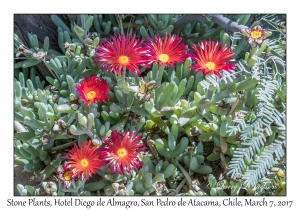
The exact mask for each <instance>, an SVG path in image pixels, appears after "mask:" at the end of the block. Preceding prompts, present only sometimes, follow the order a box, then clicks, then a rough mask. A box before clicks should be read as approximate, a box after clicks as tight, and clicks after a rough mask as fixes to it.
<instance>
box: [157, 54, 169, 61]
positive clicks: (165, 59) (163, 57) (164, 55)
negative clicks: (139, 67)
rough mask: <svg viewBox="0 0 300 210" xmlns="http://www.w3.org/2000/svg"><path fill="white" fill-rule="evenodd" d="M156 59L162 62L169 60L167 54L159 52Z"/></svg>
mask: <svg viewBox="0 0 300 210" xmlns="http://www.w3.org/2000/svg"><path fill="white" fill-rule="evenodd" d="M158 59H159V60H160V61H161V62H162V63H166V62H168V61H169V56H168V55H167V54H160V55H159V56H158Z"/></svg>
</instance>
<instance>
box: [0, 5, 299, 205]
mask: <svg viewBox="0 0 300 210" xmlns="http://www.w3.org/2000/svg"><path fill="white" fill-rule="evenodd" d="M0 4H1V6H0V8H1V14H2V15H1V19H0V21H1V45H0V53H1V70H0V71H1V77H0V78H1V79H0V91H1V103H0V111H1V118H0V124H1V131H2V135H1V137H2V138H1V153H0V155H1V158H0V160H1V172H0V174H1V175H0V176H1V188H0V193H1V201H0V206H1V207H2V206H3V207H7V199H14V200H28V199H29V198H27V197H14V196H13V166H12V165H13V163H12V154H13V147H12V141H13V61H12V55H13V33H12V32H13V15H14V14H15V13H29V14H30V13H51V14H54V13H112V14H118V13H120V14H124V13H172V14H174V13H180V14H183V13H221V14H226V13H232V14H234V13H257V14H260V13H261V14H264V13H274V14H275V13H286V14H287V34H288V38H287V46H288V48H287V57H288V58H287V68H288V74H287V80H288V83H287V84H288V85H287V86H288V94H287V100H288V103H287V107H288V108H287V110H288V111H287V119H288V121H287V128H288V129H287V138H288V140H287V142H288V143H287V150H288V154H287V160H288V166H287V176H288V180H287V185H288V186H287V195H288V196H287V197H267V198H266V199H267V200H268V201H270V200H275V201H280V200H284V201H291V200H292V201H294V203H293V206H292V208H291V209H299V208H297V207H299V206H300V205H299V203H300V202H299V195H298V189H297V186H299V182H298V180H297V177H298V174H299V164H298V163H299V162H298V160H299V157H298V156H296V154H299V149H300V148H299V147H297V146H298V145H299V143H298V142H299V139H298V138H297V137H298V135H297V133H296V132H297V130H299V128H298V125H299V122H298V121H299V117H298V116H300V115H299V108H300V103H299V102H298V101H299V100H298V98H299V87H298V86H297V85H298V84H299V79H300V77H297V76H300V75H299V71H300V69H299V65H297V64H298V63H296V62H298V61H299V50H300V49H297V48H298V46H299V22H298V21H297V20H299V15H298V14H297V13H298V11H296V7H297V6H296V4H292V3H290V2H288V1H279V0H272V1H243V0H239V1H237V0H234V1H229V0H228V1H225V0H214V1H201V0H198V1H167V0H152V1H137V0H127V1H124V0H123V1H120V0H114V1H105V0H104V1H99V0H98V1H81V2H80V1H53V0H52V1H41V0H40V1H30V2H29V1H18V2H16V1H9V2H7V1H2V2H1V3H0ZM297 38H298V39H297ZM297 172H298V173H297ZM45 198H46V199H47V200H52V201H53V199H54V198H50V197H39V198H36V199H38V200H40V201H42V200H44V199H45ZM143 198H146V199H147V200H154V201H155V200H156V199H158V197H132V198H131V199H130V200H134V199H136V200H138V201H140V200H141V199H143ZM190 198H192V197H189V198H185V200H188V199H190ZM245 198H248V197H238V199H239V200H244V199H245ZM60 199H62V197H60ZM82 199H85V200H98V199H100V198H99V197H88V198H82ZM102 199H108V198H105V197H102ZM162 199H165V200H166V199H167V198H166V197H165V198H162ZM179 199H180V198H179V197H177V198H174V197H169V200H176V201H178V200H179ZM197 199H199V200H218V201H219V202H222V200H223V199H224V198H220V197H201V198H199V197H198V198H197ZM253 199H256V200H261V199H262V197H260V198H253ZM297 199H298V200H297ZM118 200H128V198H126V197H118ZM10 208H14V209H17V208H18V207H10ZM23 208H24V207H23ZM25 208H27V209H29V208H31V207H28V206H27V207H25ZM37 208H39V209H41V208H42V209H43V207H37ZM64 208H65V209H74V208H75V209H79V208H80V209H82V207H79V206H77V207H76V206H75V207H64ZM96 208H101V207H93V208H91V209H96ZM104 208H105V209H106V208H107V207H104ZM122 208H123V209H125V208H124V207H108V209H122ZM150 208H152V207H150ZM168 208H169V207H168ZM170 208H176V209H179V208H180V207H178V206H177V207H170ZM188 208H190V207H188ZM192 208H194V209H196V208H197V209H198V208H201V207H192ZM223 208H224V207H223ZM229 208H230V209H232V208H233V209H235V208H240V207H227V209H229ZM255 208H256V209H263V208H266V207H255ZM268 208H269V206H268ZM130 209H136V208H134V207H131V208H130ZM148 209H149V207H148ZM211 209H220V208H219V207H218V208H217V207H215V208H214V207H211Z"/></svg>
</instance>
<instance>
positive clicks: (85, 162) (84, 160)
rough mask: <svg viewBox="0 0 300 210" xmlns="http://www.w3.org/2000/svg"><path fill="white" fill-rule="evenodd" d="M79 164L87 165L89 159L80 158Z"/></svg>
mask: <svg viewBox="0 0 300 210" xmlns="http://www.w3.org/2000/svg"><path fill="white" fill-rule="evenodd" d="M80 165H81V166H82V167H87V166H88V165H89V161H88V160H87V159H85V158H84V159H82V160H81V161H80Z"/></svg>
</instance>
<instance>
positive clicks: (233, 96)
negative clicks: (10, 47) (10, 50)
mask: <svg viewBox="0 0 300 210" xmlns="http://www.w3.org/2000/svg"><path fill="white" fill-rule="evenodd" d="M176 16H178V17H180V15H171V14H169V15H165V14H159V15H143V14H140V15H125V16H124V15H107V14H105V15H101V14H100V15H99V14H97V15H76V14H73V15H69V16H68V17H69V19H70V25H69V26H67V25H66V24H65V23H64V22H63V21H62V20H60V19H59V17H58V16H56V15H52V16H51V18H52V20H53V22H54V23H55V25H56V26H57V27H58V29H57V32H58V46H59V47H60V49H61V51H62V53H59V52H55V51H53V50H51V49H49V39H48V38H47V37H46V38H45V40H44V45H43V47H42V48H39V46H38V40H37V37H36V35H33V34H29V35H28V36H29V40H30V46H29V47H27V46H24V44H23V42H22V40H20V39H19V38H18V37H17V36H16V35H15V36H14V40H15V43H14V44H15V46H14V49H15V54H16V57H20V56H21V55H22V56H23V58H24V59H25V60H24V61H22V62H17V63H15V64H14V77H15V80H14V127H15V136H14V152H15V155H16V156H17V158H16V159H15V164H18V165H23V166H24V169H25V170H26V171H28V172H36V171H38V170H41V173H40V175H41V176H42V180H44V181H45V180H46V179H47V178H49V177H50V176H51V175H52V174H56V173H57V169H58V168H59V167H60V166H61V165H62V164H63V163H62V162H61V155H62V154H63V153H64V152H65V151H64V149H66V148H69V147H70V146H71V145H72V143H74V142H76V143H77V144H80V142H83V141H85V140H86V139H91V140H92V142H93V144H94V145H99V146H101V145H103V142H102V138H106V137H109V136H110V134H111V132H112V131H113V130H117V131H121V132H124V131H125V130H130V131H135V132H136V133H139V134H140V135H141V136H142V141H143V142H144V143H145V144H146V145H147V146H148V147H149V150H147V152H146V154H144V155H143V156H141V157H140V159H141V160H142V162H143V167H142V168H140V169H133V170H132V171H131V173H130V174H128V173H125V174H124V175H120V174H113V173H111V172H110V171H109V170H107V169H106V168H105V166H102V168H101V169H99V170H97V175H96V176H98V177H100V180H97V181H89V180H87V181H86V182H85V180H84V181H82V180H77V181H74V180H73V181H72V184H71V187H70V188H69V189H66V188H65V187H64V186H63V185H62V184H61V183H60V182H58V185H57V186H56V185H55V186H54V185H53V184H52V185H53V186H52V185H51V189H52V191H51V192H50V191H49V192H47V194H48V195H109V196H111V195H150V194H151V195H152V194H159V193H160V192H159V190H158V189H157V188H158V185H162V184H163V185H164V186H166V187H167V188H168V189H172V190H173V191H172V193H174V194H175V195H178V194H179V193H180V192H179V191H180V189H181V188H182V186H181V182H183V181H186V182H187V187H188V190H189V191H188V192H184V193H182V195H204V193H202V192H201V190H195V189H196V187H195V184H194V183H193V181H192V179H193V178H195V177H197V174H201V175H204V176H207V177H208V183H209V185H210V195H219V196H224V195H229V194H230V195H233V196H236V195H239V194H240V192H241V189H243V190H245V191H247V193H248V194H250V195H252V194H259V195H270V194H271V195H283V194H285V185H286V184H285V174H284V173H285V171H286V169H285V168H284V167H279V166H278V164H279V162H280V161H281V160H282V159H283V158H284V157H285V146H286V76H285V74H286V73H285V62H284V59H285V43H284V42H282V40H283V39H285V30H284V29H285V28H284V27H282V26H281V25H280V21H281V19H279V20H274V19H272V16H263V17H261V18H260V20H259V21H260V22H259V24H261V23H263V26H264V27H268V25H271V26H272V27H273V28H276V29H277V31H276V33H273V34H272V36H271V38H270V39H268V40H264V41H263V42H262V43H261V45H255V46H254V45H251V44H248V42H247V39H246V37H244V36H243V35H242V34H241V33H240V32H233V33H231V32H230V31H228V30H225V29H224V27H223V26H221V25H218V24H216V23H214V22H213V21H211V20H210V16H209V15H207V16H206V17H207V19H208V21H207V22H206V23H204V22H200V21H192V22H190V23H189V24H187V25H186V26H185V27H183V29H182V30H181V31H180V36H181V37H183V41H184V42H185V43H187V44H188V45H189V47H191V45H192V44H194V43H197V42H199V41H201V40H204V39H211V40H218V41H220V42H221V43H222V45H223V46H224V45H226V46H227V47H231V49H232V51H234V53H235V59H236V60H237V62H236V70H235V71H222V73H221V78H220V77H217V76H216V75H214V74H209V75H207V76H204V75H203V73H197V72H195V69H194V68H191V67H190V66H192V65H194V63H193V61H192V59H191V58H187V59H186V60H185V61H184V62H179V63H177V64H176V65H175V66H174V67H173V66H171V65H169V67H168V68H167V69H165V68H164V65H162V66H161V67H159V65H158V64H156V63H155V64H153V65H152V66H151V67H150V68H144V69H142V70H141V71H142V74H141V75H140V76H138V75H135V74H133V73H130V72H125V71H124V72H123V73H122V74H118V75H114V74H113V73H111V72H107V71H100V68H99V66H96V65H94V62H93V57H94V55H95V49H96V47H97V46H98V45H99V43H100V42H101V41H104V40H103V38H105V37H108V38H109V37H110V36H111V35H113V34H119V33H122V32H125V31H126V29H127V31H126V32H127V33H130V34H133V33H137V37H139V38H143V39H146V38H154V35H155V34H158V33H159V34H160V35H161V36H165V34H166V33H171V32H172V30H173V28H174V26H173V25H174V23H175V19H176V18H177V17H176ZM228 18H230V19H232V20H234V21H236V22H237V23H239V24H242V25H246V26H248V27H251V28H253V27H254V26H256V25H257V24H258V22H255V21H252V18H253V15H229V16H228ZM124 29H125V30H124ZM270 52H271V53H272V56H269V54H268V53H270ZM46 55H49V56H50V57H47V58H46ZM276 60H277V61H278V60H280V61H281V64H282V65H280V66H277V63H276V62H275V61H276ZM40 62H43V63H44V64H45V65H46V67H47V68H48V69H49V71H50V72H51V75H53V77H47V78H46V80H47V81H41V79H40V77H39V76H37V75H36V72H35V70H34V68H31V69H30V70H29V67H32V66H34V65H37V64H38V63H40ZM21 67H22V70H21ZM89 75H97V76H99V77H101V78H103V79H105V80H106V81H107V83H108V84H109V89H110V91H109V95H110V97H111V98H109V100H108V102H107V103H93V104H92V105H90V106H88V105H86V104H84V102H83V101H82V100H81V99H80V98H79V95H78V93H77V91H76V86H77V85H78V84H79V83H80V82H81V81H82V78H84V77H87V76H89ZM141 90H143V91H141ZM208 142H210V144H212V145H213V147H215V148H218V147H220V148H221V151H220V152H219V153H218V154H216V153H215V151H211V150H208V151H207V150H206V149H207V148H205V145H206V143H208ZM216 161H221V162H222V163H223V164H224V165H225V166H227V167H226V170H225V173H227V175H228V178H227V179H224V180H222V181H219V182H218V181H217V180H216V178H215V177H214V172H213V171H214V168H213V165H211V164H213V163H214V162H216ZM274 168H279V169H280V170H282V171H283V172H281V171H280V172H278V171H275V169H274ZM278 174H279V175H278ZM282 174H284V175H282ZM270 176H271V177H272V178H270ZM45 183H46V182H45ZM258 184H261V185H263V186H271V185H272V186H275V188H274V189H275V190H274V191H267V190H261V189H259V188H258V187H257V185H258ZM198 188H199V187H198ZM18 190H19V192H20V194H21V195H36V192H35V190H34V189H33V188H32V187H30V186H25V187H24V186H21V185H18Z"/></svg>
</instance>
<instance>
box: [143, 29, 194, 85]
mask: <svg viewBox="0 0 300 210" xmlns="http://www.w3.org/2000/svg"><path fill="white" fill-rule="evenodd" d="M181 41H182V38H181V37H179V36H177V35H171V34H166V37H165V38H164V39H162V38H161V37H160V35H156V36H155V39H154V40H153V39H151V38H148V43H147V45H148V47H149V51H150V55H151V56H150V61H151V62H157V63H159V71H158V78H157V85H158V86H159V85H160V84H161V80H162V75H163V71H164V68H165V66H166V67H168V66H169V65H171V66H175V64H176V63H178V62H182V61H184V60H185V59H186V58H187V57H188V55H187V51H188V49H187V47H186V46H187V45H185V44H182V43H181Z"/></svg>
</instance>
